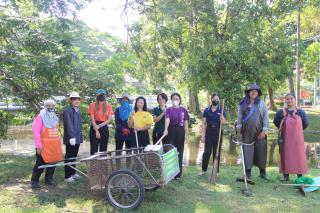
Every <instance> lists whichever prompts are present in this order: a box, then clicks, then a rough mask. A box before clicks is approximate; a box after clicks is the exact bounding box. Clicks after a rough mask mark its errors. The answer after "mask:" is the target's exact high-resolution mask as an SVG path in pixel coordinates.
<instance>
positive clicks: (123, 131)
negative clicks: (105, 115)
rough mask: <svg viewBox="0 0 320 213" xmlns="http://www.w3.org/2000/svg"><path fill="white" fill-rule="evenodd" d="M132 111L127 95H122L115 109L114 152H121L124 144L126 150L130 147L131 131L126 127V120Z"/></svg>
mask: <svg viewBox="0 0 320 213" xmlns="http://www.w3.org/2000/svg"><path fill="white" fill-rule="evenodd" d="M131 111H132V106H131V105H130V97H129V94H128V93H123V94H122V96H121V98H120V106H119V107H118V108H116V110H115V113H114V118H115V122H116V131H115V136H114V137H115V141H116V150H121V149H122V148H123V144H124V143H125V147H126V149H128V148H131V147H132V143H133V129H132V128H129V126H128V118H129V115H130V113H131Z"/></svg>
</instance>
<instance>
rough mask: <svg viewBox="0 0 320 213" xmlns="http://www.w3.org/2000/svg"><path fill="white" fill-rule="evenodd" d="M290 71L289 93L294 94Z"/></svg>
mask: <svg viewBox="0 0 320 213" xmlns="http://www.w3.org/2000/svg"><path fill="white" fill-rule="evenodd" d="M292 74H293V73H292V71H290V73H289V75H288V82H289V90H290V91H289V93H290V94H292V95H294V94H295V92H294V86H293V78H292Z"/></svg>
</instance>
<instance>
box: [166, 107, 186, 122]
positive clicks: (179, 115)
mask: <svg viewBox="0 0 320 213" xmlns="http://www.w3.org/2000/svg"><path fill="white" fill-rule="evenodd" d="M166 118H169V119H170V125H169V126H183V125H184V122H185V121H187V120H189V114H188V111H187V110H186V109H185V108H184V107H181V106H180V107H178V108H174V107H169V108H168V109H167V110H166Z"/></svg>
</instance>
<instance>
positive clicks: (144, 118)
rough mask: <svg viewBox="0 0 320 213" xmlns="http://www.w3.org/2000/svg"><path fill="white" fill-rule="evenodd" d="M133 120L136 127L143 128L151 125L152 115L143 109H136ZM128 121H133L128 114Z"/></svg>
mask: <svg viewBox="0 0 320 213" xmlns="http://www.w3.org/2000/svg"><path fill="white" fill-rule="evenodd" d="M134 117H135V122H136V124H135V125H136V127H137V128H144V127H146V126H148V125H152V124H153V118H152V115H151V114H150V113H149V112H145V111H138V112H136V113H135V116H134ZM129 119H130V121H129V122H130V123H132V124H134V123H133V116H130V118H129Z"/></svg>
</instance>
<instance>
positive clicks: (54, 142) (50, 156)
mask: <svg viewBox="0 0 320 213" xmlns="http://www.w3.org/2000/svg"><path fill="white" fill-rule="evenodd" d="M54 109H55V101H54V100H52V99H48V100H46V101H44V109H43V110H41V111H40V114H39V115H38V116H37V117H36V118H35V120H34V122H33V124H32V131H33V135H34V144H35V147H36V163H35V165H34V167H33V172H32V177H31V188H32V189H40V185H39V179H40V176H41V174H42V172H43V170H44V169H40V168H39V166H42V165H45V164H49V163H55V162H58V161H61V160H62V148H61V142H60V137H59V118H58V117H57V115H56V113H55V110H54ZM54 170H55V167H49V168H46V174H45V183H46V184H47V185H53V182H52V179H53V174H54Z"/></svg>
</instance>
